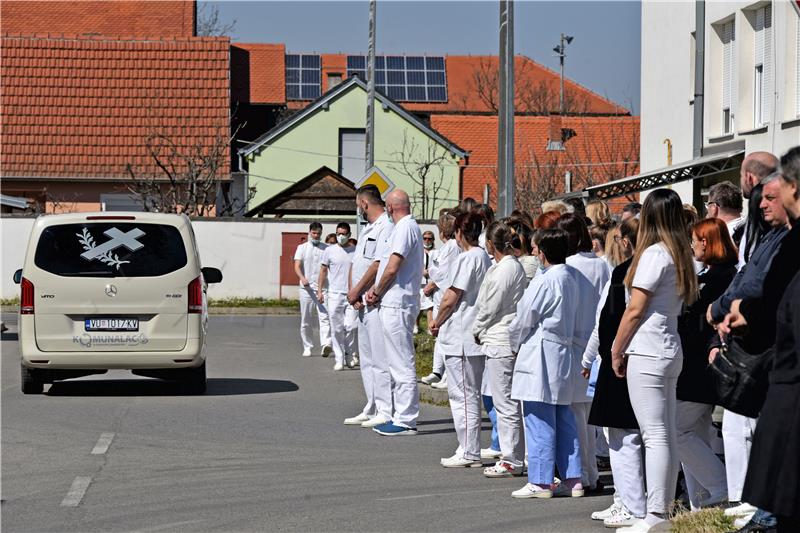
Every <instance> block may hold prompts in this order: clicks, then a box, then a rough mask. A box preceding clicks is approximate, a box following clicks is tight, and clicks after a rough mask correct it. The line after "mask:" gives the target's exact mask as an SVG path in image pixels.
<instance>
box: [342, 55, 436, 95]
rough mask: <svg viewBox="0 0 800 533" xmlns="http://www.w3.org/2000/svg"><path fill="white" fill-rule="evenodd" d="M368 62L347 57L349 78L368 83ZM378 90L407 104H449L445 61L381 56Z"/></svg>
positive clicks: (358, 57) (354, 57)
mask: <svg viewBox="0 0 800 533" xmlns="http://www.w3.org/2000/svg"><path fill="white" fill-rule="evenodd" d="M366 70H367V58H366V57H364V56H347V75H348V76H354V75H355V76H358V77H359V78H361V79H362V80H363V81H366V80H367V74H366ZM375 87H376V88H377V89H378V90H379V91H380V92H382V93H383V94H386V95H387V96H388V97H389V98H392V99H393V100H398V101H401V102H402V101H405V102H446V101H447V75H446V72H445V61H444V57H425V56H377V57H376V58H375Z"/></svg>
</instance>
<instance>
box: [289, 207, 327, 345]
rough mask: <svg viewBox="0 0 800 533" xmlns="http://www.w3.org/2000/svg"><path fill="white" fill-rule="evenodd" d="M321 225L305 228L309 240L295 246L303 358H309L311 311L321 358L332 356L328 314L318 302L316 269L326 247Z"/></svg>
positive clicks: (295, 268) (315, 224)
mask: <svg viewBox="0 0 800 533" xmlns="http://www.w3.org/2000/svg"><path fill="white" fill-rule="evenodd" d="M320 236H322V224H320V223H319V222H312V223H311V224H309V226H308V241H306V242H304V243H303V244H301V245H300V246H298V247H297V251H296V252H295V253H294V272H295V274H297V277H298V278H299V279H300V338H301V339H302V341H303V356H304V357H310V356H311V348H313V347H314V341H313V339H312V338H311V317H312V315H313V314H314V311H316V312H317V315H318V319H319V341H320V342H319V343H320V346H322V356H323V357H327V356H328V355H329V354H330V353H331V328H330V322H329V321H328V311H327V310H326V309H325V306H324V305H323V304H322V303H321V302H320V301H319V300H318V299H317V289H318V286H317V284H318V281H319V267H320V264H321V262H322V253H323V252H324V251H325V248H326V247H327V245H325V244H324V243H322V242H320Z"/></svg>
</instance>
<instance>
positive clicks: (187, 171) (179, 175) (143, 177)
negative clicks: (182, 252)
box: [126, 131, 254, 217]
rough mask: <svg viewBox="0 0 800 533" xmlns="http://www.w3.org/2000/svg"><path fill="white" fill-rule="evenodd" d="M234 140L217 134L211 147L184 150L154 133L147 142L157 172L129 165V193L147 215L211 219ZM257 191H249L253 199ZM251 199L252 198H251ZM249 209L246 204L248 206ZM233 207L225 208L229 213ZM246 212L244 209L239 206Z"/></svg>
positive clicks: (166, 137) (185, 148) (197, 144)
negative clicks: (140, 169)
mask: <svg viewBox="0 0 800 533" xmlns="http://www.w3.org/2000/svg"><path fill="white" fill-rule="evenodd" d="M235 136H236V132H234V134H233V135H232V136H231V137H228V136H227V135H225V136H223V135H222V134H221V133H220V131H218V132H217V134H216V136H215V137H214V138H213V141H212V142H211V143H210V145H209V144H205V143H203V142H202V141H201V140H198V141H197V142H196V143H195V144H193V145H189V146H184V145H180V144H178V143H176V142H175V141H174V140H173V139H172V138H171V137H170V136H168V135H166V134H164V133H161V132H158V131H154V132H152V133H150V134H149V135H148V136H147V138H146V139H145V147H146V150H147V153H148V155H149V157H150V159H151V160H152V163H153V166H154V168H155V169H158V170H157V171H156V172H152V171H151V172H146V171H139V170H137V169H136V168H135V167H134V165H132V164H130V163H128V164H127V165H126V171H127V173H128V175H129V176H130V181H129V183H128V184H127V188H128V190H129V191H130V192H131V193H132V194H133V195H134V196H136V197H137V198H138V199H139V200H140V201H141V202H142V206H143V208H144V210H145V211H155V212H160V213H184V214H186V215H188V216H200V217H202V216H206V215H210V214H211V213H212V212H213V211H214V209H215V207H216V203H217V188H218V185H219V183H220V175H219V174H220V169H222V168H223V167H224V165H225V163H226V162H227V159H228V147H229V146H230V142H231V139H232V138H233V137H235ZM253 193H254V191H250V194H251V195H252V194H253ZM251 198H252V196H251ZM245 205H246V202H245ZM233 207H234V206H233V205H229V206H223V207H222V209H221V211H224V212H226V214H234V213H229V211H231V209H233ZM238 209H244V206H238Z"/></svg>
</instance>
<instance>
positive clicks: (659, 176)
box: [584, 150, 744, 200]
mask: <svg viewBox="0 0 800 533" xmlns="http://www.w3.org/2000/svg"><path fill="white" fill-rule="evenodd" d="M742 161H744V150H736V151H732V152H725V153H721V154H714V155H707V156H703V157H698V158H697V159H693V160H691V161H687V162H685V163H680V164H678V165H672V166H670V167H665V168H662V169H659V170H653V171H651V172H645V173H644V174H637V175H636V176H629V177H627V178H622V179H620V180H616V181H610V182H608V183H603V184H602V185H593V186H591V187H587V188H586V189H584V193H585V195H584V196H585V197H586V198H587V200H606V199H609V198H616V197H618V196H625V195H628V194H634V193H637V192H641V191H646V190H649V189H655V188H657V187H663V186H665V185H671V184H673V183H678V182H680V181H687V180H694V179H706V178H714V177H717V176H719V175H722V174H726V173H729V172H732V171H734V170H736V171H738V170H739V167H741V165H742Z"/></svg>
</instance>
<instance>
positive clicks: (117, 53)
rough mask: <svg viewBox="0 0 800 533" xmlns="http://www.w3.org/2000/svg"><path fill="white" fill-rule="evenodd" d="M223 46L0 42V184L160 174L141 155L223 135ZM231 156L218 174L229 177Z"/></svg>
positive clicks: (10, 38)
mask: <svg viewBox="0 0 800 533" xmlns="http://www.w3.org/2000/svg"><path fill="white" fill-rule="evenodd" d="M229 46H230V45H229V40H228V39H227V38H212V37H207V38H183V39H169V40H166V39H165V40H148V41H143V40H111V39H108V38H101V37H96V38H79V37H75V36H59V37H55V36H50V37H47V36H40V37H38V38H35V37H26V36H20V35H13V34H5V35H3V36H2V67H1V69H0V80H2V82H1V83H2V109H3V112H2V150H0V174H2V176H4V177H37V178H38V177H54V178H75V177H84V178H90V177H91V178H116V179H119V178H125V177H127V173H126V164H131V165H133V167H134V168H135V169H136V170H137V172H139V173H141V174H144V173H148V174H149V173H152V174H154V175H162V174H161V173H160V172H159V170H158V169H157V168H156V167H155V165H154V163H153V161H152V159H151V157H150V156H149V155H148V153H147V150H146V148H145V141H146V139H147V137H148V136H149V135H151V134H153V133H157V132H158V133H162V134H165V135H166V136H168V137H169V138H170V139H172V140H173V141H174V142H175V143H176V144H177V145H178V146H179V147H180V149H181V150H182V151H188V150H189V149H190V148H191V147H195V146H202V147H205V148H207V147H208V146H210V145H212V144H213V143H214V142H215V139H216V136H217V135H220V136H221V137H222V138H223V139H225V138H227V136H228V135H229V134H230V123H229V114H230V107H229V106H230V96H229V81H228V76H229V61H228V54H229ZM229 174H230V164H229V156H228V155H227V154H226V156H225V158H224V160H223V161H222V168H221V169H220V172H219V175H220V176H221V177H225V178H227V177H229Z"/></svg>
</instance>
